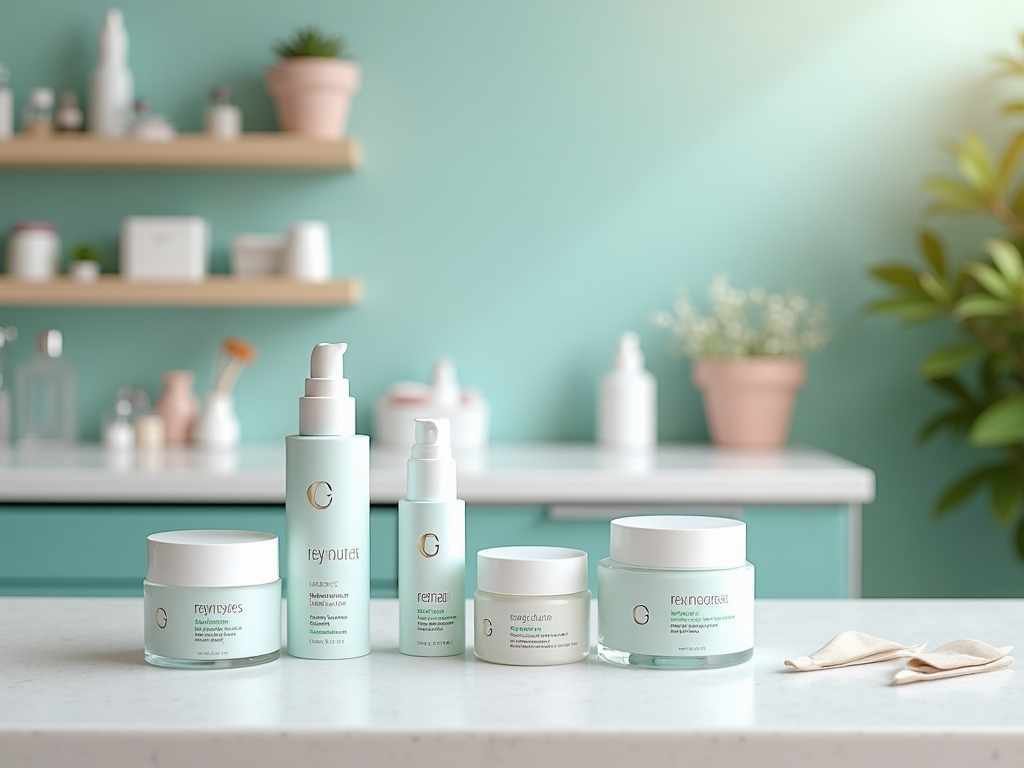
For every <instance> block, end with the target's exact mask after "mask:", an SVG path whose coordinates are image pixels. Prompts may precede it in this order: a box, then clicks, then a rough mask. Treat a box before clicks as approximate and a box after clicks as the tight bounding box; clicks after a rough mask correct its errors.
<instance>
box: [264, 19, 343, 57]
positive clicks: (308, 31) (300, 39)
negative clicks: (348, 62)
mask: <svg viewBox="0 0 1024 768" xmlns="http://www.w3.org/2000/svg"><path fill="white" fill-rule="evenodd" d="M274 51H275V52H276V53H277V55H278V56H280V57H281V58H282V59H294V58H299V57H303V56H311V57H320V58H328V59H334V58H339V57H340V58H344V57H345V56H344V51H345V40H344V38H342V37H335V36H331V35H328V34H327V33H326V32H324V31H323V30H321V29H320V28H319V27H316V26H312V25H310V26H307V27H300V28H299V29H297V30H296V31H295V32H294V34H292V36H291V37H290V38H288V39H287V40H282V41H281V42H279V43H278V44H277V45H276V46H274Z"/></svg>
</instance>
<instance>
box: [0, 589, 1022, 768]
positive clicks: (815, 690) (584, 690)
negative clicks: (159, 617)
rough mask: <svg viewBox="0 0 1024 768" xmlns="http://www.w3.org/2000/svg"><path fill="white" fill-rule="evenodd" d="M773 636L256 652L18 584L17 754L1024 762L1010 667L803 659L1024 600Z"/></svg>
mask: <svg viewBox="0 0 1024 768" xmlns="http://www.w3.org/2000/svg"><path fill="white" fill-rule="evenodd" d="M756 610H757V613H756V645H755V655H754V659H753V660H752V661H751V662H748V663H746V664H743V665H740V666H737V667H732V668H729V669H722V670H700V671H660V670H645V669H622V668H618V667H613V666H610V665H607V664H604V663H603V662H599V661H598V660H597V659H596V657H595V656H594V655H593V654H592V656H591V658H590V659H588V660H587V661H585V662H581V663H577V664H569V665H565V666H561V667H533V668H530V667H502V666H498V665H493V664H487V663H484V662H481V661H478V660H476V659H474V658H473V656H472V653H471V652H467V654H466V655H464V656H457V657H450V658H440V659H421V658H412V657H407V656H402V655H400V654H399V653H398V652H397V650H396V646H397V604H396V602H395V601H391V600H380V601H374V604H373V607H372V615H373V621H372V628H373V630H372V632H373V652H372V653H371V654H370V655H369V656H366V657H363V658H361V659H352V660H348V661H307V660H302V659H296V658H292V657H289V656H286V655H282V657H281V659H279V660H278V661H275V662H272V663H270V664H267V665H264V666H261V667H253V668H250V669H239V670H218V671H198V672H197V671H179V670H168V669H158V668H155V667H150V666H147V665H146V664H145V663H144V662H143V661H142V615H141V611H142V601H141V599H136V598H2V599H0V765H3V766H4V768H23V767H27V766H39V765H45V766H80V767H81V768H90V767H92V766H96V767H97V768H99V767H102V768H119V767H120V766H139V765H148V764H152V765H161V766H165V767H169V768H176V767H178V766H180V767H181V768H185V767H186V766H187V767H188V768H204V767H205V766H218V768H222V767H223V766H233V765H246V766H252V767H253V768H259V767H260V766H273V767H274V768H278V767H279V766H300V765H301V766H333V765H345V766H359V767H360V768H368V767H369V766H378V765H380V766H398V765H405V764H409V765H416V766H419V767H420V768H433V767H435V766H436V767H438V768H451V766H531V768H546V766H559V767H560V768H564V766H576V765H580V766H586V765H635V766H661V765H687V766H704V767H709V768H713V767H714V766H737V765H757V766H813V767H814V768H830V767H832V766H856V768H863V767H864V766H871V768H885V767H886V766H894V767H895V766H899V767H900V768H912V767H913V766H929V768H934V767H936V766H956V768H967V767H970V768H976V767H977V766H983V765H1021V764H1024V684H1022V682H1021V677H1020V674H1021V673H1020V670H1018V669H1017V668H1016V667H1017V666H1018V664H1020V662H1019V661H1018V662H1016V663H1015V664H1014V665H1013V666H1011V667H1010V668H1009V669H1007V670H1003V671H999V672H992V673H988V674H981V675H972V676H965V677H961V678H955V679H949V680H939V681H933V682H927V683H916V684H912V685H904V686H895V687H894V686H890V685H889V682H890V680H891V679H892V677H893V675H894V674H895V673H896V672H897V671H898V670H899V669H901V668H902V666H903V662H902V661H893V662H886V663H882V664H871V665H864V666H859V667H850V668H847V669H838V670H831V671H825V672H804V673H798V672H792V671H789V670H788V668H787V667H785V666H784V665H783V660H784V659H786V658H792V657H794V656H800V655H804V654H807V653H810V652H812V651H814V650H816V649H817V648H818V647H820V646H821V645H823V644H824V643H825V642H826V641H827V640H829V639H830V638H831V637H832V636H833V635H835V634H837V633H838V632H840V631H842V630H846V629H858V630H861V631H864V632H868V633H870V634H874V635H878V636H880V637H884V638H887V639H892V640H897V641H900V642H902V643H906V644H910V643H920V642H928V649H934V648H935V647H937V646H938V645H940V644H942V643H944V642H947V641H949V640H953V639H957V638H961V637H973V638H976V639H979V640H984V641H986V642H989V643H991V644H992V645H996V646H1001V645H1017V646H1018V648H1019V647H1020V645H1021V642H1022V633H1024V600H888V601H882V600H859V601H858V600H854V601H851V600H835V601H798V600H784V601H783V600H780V601H759V602H758V604H757V609H756Z"/></svg>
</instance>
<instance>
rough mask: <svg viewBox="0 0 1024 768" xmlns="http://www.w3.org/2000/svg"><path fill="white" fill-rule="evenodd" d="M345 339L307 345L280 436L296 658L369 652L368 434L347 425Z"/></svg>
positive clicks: (351, 402)
mask: <svg viewBox="0 0 1024 768" xmlns="http://www.w3.org/2000/svg"><path fill="white" fill-rule="evenodd" d="M347 348H348V345H347V344H317V345H316V346H315V347H314V348H313V353H312V355H311V356H310V362H309V374H310V375H309V378H308V379H306V389H305V396H304V397H301V398H299V434H297V435H289V436H288V437H286V438H285V534H286V539H285V551H286V553H287V565H286V577H287V595H288V609H287V614H288V622H287V623H288V636H287V647H288V653H290V654H291V655H292V656H298V657H300V658H304V659H351V658H355V657H357V656H365V655H366V654H368V653H369V652H370V559H369V558H370V439H369V438H368V437H367V436H366V435H357V434H356V433H355V421H356V418H355V399H354V398H352V397H351V396H350V395H349V386H348V379H346V378H344V368H343V356H344V354H345V350H346V349H347Z"/></svg>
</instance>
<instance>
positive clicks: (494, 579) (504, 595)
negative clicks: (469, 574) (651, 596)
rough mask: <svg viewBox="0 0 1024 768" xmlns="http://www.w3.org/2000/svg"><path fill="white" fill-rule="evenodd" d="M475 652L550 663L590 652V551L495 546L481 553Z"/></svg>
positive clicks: (495, 658)
mask: <svg viewBox="0 0 1024 768" xmlns="http://www.w3.org/2000/svg"><path fill="white" fill-rule="evenodd" d="M476 562H477V590H476V593H475V594H474V596H473V612H474V621H473V637H474V643H473V645H474V653H475V654H476V657H477V658H478V659H482V660H483V661H490V662H493V663H495V664H512V665H517V666H546V665H552V664H570V663H572V662H575V661H582V660H583V659H585V658H587V656H588V655H589V654H590V590H589V589H588V588H587V553H586V552H583V551H581V550H579V549H568V548H565V547H496V548H494V549H482V550H480V551H479V552H478V553H477V556H476Z"/></svg>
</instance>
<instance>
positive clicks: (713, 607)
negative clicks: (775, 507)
mask: <svg viewBox="0 0 1024 768" xmlns="http://www.w3.org/2000/svg"><path fill="white" fill-rule="evenodd" d="M597 639H598V644H597V652H598V657H599V658H601V659H602V660H604V661H608V662H611V663H613V664H622V665H626V666H634V667H658V668H667V669H700V668H708V667H730V666H732V665H734V664H740V663H742V662H744V661H747V660H748V659H750V658H751V656H753V655H754V566H752V565H751V564H750V563H748V562H747V526H746V523H743V522H742V521H740V520H732V519H728V518H724V517H698V516H689V515H678V516H675V515H650V516H641V517H620V518H618V519H617V520H612V523H611V556H610V557H607V558H605V559H604V560H602V561H601V562H600V563H598V564H597Z"/></svg>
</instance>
